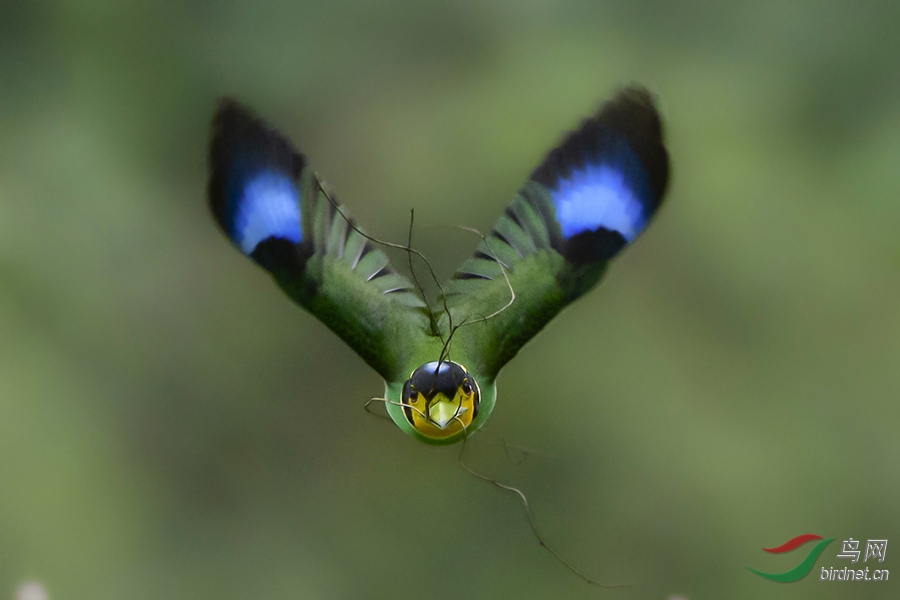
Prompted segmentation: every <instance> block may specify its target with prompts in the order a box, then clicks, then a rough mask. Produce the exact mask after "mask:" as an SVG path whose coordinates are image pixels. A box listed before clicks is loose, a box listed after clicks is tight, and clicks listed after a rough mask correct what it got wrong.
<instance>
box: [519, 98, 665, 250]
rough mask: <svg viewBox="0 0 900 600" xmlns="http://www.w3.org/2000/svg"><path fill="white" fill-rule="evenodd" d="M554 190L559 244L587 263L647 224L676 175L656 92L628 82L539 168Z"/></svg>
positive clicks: (538, 178) (536, 176)
mask: <svg viewBox="0 0 900 600" xmlns="http://www.w3.org/2000/svg"><path fill="white" fill-rule="evenodd" d="M531 179H532V181H534V182H536V183H539V184H541V185H542V186H544V188H546V190H547V191H548V192H549V195H550V200H551V204H552V205H553V211H554V212H555V215H554V216H555V217H556V223H557V224H558V225H559V230H558V233H557V234H556V236H558V237H557V238H556V239H555V241H553V240H551V241H552V243H553V244H554V248H556V249H557V250H558V251H559V252H560V253H561V254H562V255H563V256H565V257H566V259H567V260H569V261H570V262H572V263H573V264H576V265H580V264H586V263H594V262H598V261H601V262H602V261H606V260H609V259H610V258H612V257H613V256H615V255H616V254H617V253H618V252H619V251H621V250H622V248H623V247H624V246H625V245H627V244H629V243H630V242H632V241H634V239H635V238H636V237H637V236H638V234H640V233H641V231H642V230H643V229H644V228H645V227H646V226H647V223H648V222H649V221H650V219H651V218H652V217H653V214H654V213H655V212H656V210H657V209H658V208H659V205H660V203H661V202H662V199H663V196H664V194H665V191H666V187H667V185H668V181H669V156H668V153H667V152H666V149H665V147H664V146H663V143H662V122H661V120H660V118H659V114H658V113H657V112H656V108H655V107H654V106H653V98H652V97H651V96H650V93H649V92H647V91H646V90H644V89H641V88H628V89H625V90H623V91H622V92H621V93H619V94H618V95H617V96H616V97H615V98H614V99H613V100H611V101H609V102H607V103H606V104H605V105H604V106H603V107H602V108H601V110H600V112H599V113H598V114H597V115H596V116H595V117H592V118H590V119H587V120H585V121H583V122H582V123H581V125H580V127H579V128H578V129H577V130H575V131H573V132H571V133H570V134H569V135H568V136H567V137H566V138H565V139H564V140H563V142H562V144H560V145H559V146H557V147H556V148H554V149H553V150H551V151H550V153H549V154H548V155H547V158H546V159H544V162H543V163H541V165H540V166H538V168H537V169H535V170H534V171H533V172H532V174H531Z"/></svg>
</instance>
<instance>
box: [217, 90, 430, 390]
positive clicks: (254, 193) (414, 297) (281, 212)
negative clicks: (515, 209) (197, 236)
mask: <svg viewBox="0 0 900 600" xmlns="http://www.w3.org/2000/svg"><path fill="white" fill-rule="evenodd" d="M212 129H213V131H212V142H211V144H210V178H209V188H208V193H209V204H210V208H211V209H212V212H213V215H214V216H215V218H216V221H218V223H219V225H220V226H221V228H222V229H223V230H224V232H225V234H226V235H227V236H228V237H229V238H230V239H231V241H232V242H233V243H234V244H235V245H236V246H237V247H238V249H240V250H241V251H242V252H243V253H244V254H246V255H247V256H249V257H250V258H252V259H253V260H254V261H256V263H258V264H259V265H260V266H262V267H263V268H264V269H266V270H267V271H269V272H270V273H271V274H272V275H273V276H274V277H275V280H276V281H277V282H278V284H279V285H280V286H281V288H282V289H283V290H284V291H285V292H286V293H287V294H288V295H289V296H290V297H291V298H292V299H293V300H294V301H295V302H297V303H298V304H300V305H301V306H303V307H304V308H305V309H306V310H308V311H309V312H311V313H312V314H313V315H315V316H316V317H317V318H318V319H319V320H320V321H322V322H323V323H324V324H325V325H327V326H328V327H329V328H330V329H331V330H332V331H334V332H335V333H336V334H337V335H338V336H340V337H341V339H343V340H344V341H345V342H346V343H347V344H348V345H349V346H350V347H351V348H353V350H354V351H356V353H357V354H359V355H360V356H361V357H362V358H363V360H365V361H366V362H367V363H368V364H369V365H370V366H371V367H372V368H373V369H375V370H376V371H377V372H378V373H379V374H380V375H381V376H382V377H384V378H385V380H387V381H398V380H400V381H402V380H403V379H405V378H406V376H407V375H408V373H403V372H402V369H403V368H405V366H404V365H405V364H406V363H407V362H408V361H409V356H410V355H411V354H412V353H414V352H415V350H416V348H417V347H418V346H419V345H420V344H421V343H422V342H423V341H424V340H425V339H426V338H427V337H428V336H430V335H431V331H432V327H431V320H430V318H429V316H428V315H429V313H428V310H427V308H426V306H425V304H424V302H423V300H422V299H421V298H420V297H419V295H418V294H417V293H416V290H415V289H414V288H413V286H412V285H411V284H410V282H409V280H407V278H405V277H403V276H402V275H400V274H399V273H397V272H396V271H395V270H394V269H393V268H392V267H391V265H390V263H389V260H388V257H387V255H385V253H384V252H382V251H381V250H380V249H378V248H377V247H376V245H375V244H373V243H372V242H371V241H370V240H369V239H367V237H366V236H364V235H363V234H362V233H361V231H360V230H359V229H358V227H357V226H356V225H355V224H354V223H353V222H352V220H350V219H349V215H348V214H347V211H346V209H345V208H343V207H340V206H338V205H337V204H336V203H335V202H334V200H333V196H332V195H330V194H329V193H327V192H326V191H325V189H324V188H323V186H322V184H321V182H320V181H319V179H318V177H317V175H316V173H315V172H313V170H312V169H311V168H310V166H309V164H308V163H307V160H306V157H304V156H303V155H302V154H299V153H298V152H296V151H295V150H294V149H293V147H292V146H291V144H290V142H289V141H288V140H287V139H286V138H285V137H284V136H282V135H281V134H280V133H279V132H277V131H275V130H273V129H271V128H270V127H269V126H267V125H266V124H265V123H264V122H263V121H261V120H260V119H259V118H257V117H256V116H255V115H254V114H252V113H251V112H250V111H249V110H247V109H246V108H244V107H243V106H241V105H240V104H238V103H237V102H235V101H233V100H223V101H222V103H221V104H220V106H219V109H218V111H217V112H216V115H215V118H214V119H213V128H212Z"/></svg>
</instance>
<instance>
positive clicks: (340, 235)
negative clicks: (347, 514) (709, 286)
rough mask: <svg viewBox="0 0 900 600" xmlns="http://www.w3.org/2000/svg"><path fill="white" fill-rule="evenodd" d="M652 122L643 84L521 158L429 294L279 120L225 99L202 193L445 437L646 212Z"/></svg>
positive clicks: (468, 417) (653, 177)
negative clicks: (528, 165)
mask: <svg viewBox="0 0 900 600" xmlns="http://www.w3.org/2000/svg"><path fill="white" fill-rule="evenodd" d="M662 138H663V134H662V123H661V119H660V116H659V114H658V112H657V111H656V108H655V107H654V103H653V97H652V96H651V94H650V93H649V92H647V91H646V90H644V89H642V88H637V87H632V88H626V89H624V90H623V91H621V92H620V93H619V94H618V95H616V96H615V97H614V98H613V99H612V100H609V101H608V102H606V103H605V104H604V105H603V106H602V107H601V108H600V110H599V111H598V112H597V113H596V114H595V115H594V116H592V117H590V118H588V119H586V120H584V121H583V122H582V123H581V124H580V125H579V127H578V128H577V129H576V130H575V131H572V132H570V133H569V134H568V135H566V136H565V137H564V139H563V140H562V142H561V143H560V145H559V146H557V147H556V148H554V149H553V150H551V151H550V153H549V154H548V155H547V157H546V158H545V159H544V161H543V162H542V163H541V164H540V165H539V166H538V167H537V168H536V169H534V171H532V173H531V176H530V177H529V178H528V180H527V181H526V182H525V184H524V185H523V186H522V188H521V189H520V190H519V192H518V193H517V194H516V195H515V197H514V198H513V200H512V202H511V203H510V204H509V205H508V206H507V207H506V209H505V211H504V212H503V214H502V215H501V216H500V218H499V219H498V220H497V222H496V223H495V225H494V227H493V229H492V230H491V231H490V233H489V234H488V235H486V236H481V240H480V241H479V242H478V243H477V246H476V248H475V252H474V253H473V254H472V256H470V257H469V258H468V259H467V260H466V261H464V262H463V263H462V265H460V267H459V269H458V270H457V271H456V273H455V274H454V275H453V277H452V278H451V279H450V280H449V281H447V282H445V283H444V284H443V285H440V283H439V285H440V288H441V293H440V295H439V297H438V298H437V300H436V301H434V302H431V303H429V302H428V299H427V298H425V297H424V294H423V293H422V292H421V287H420V286H418V285H414V282H412V281H410V279H408V278H407V277H405V276H403V275H401V274H400V273H398V272H397V271H396V270H395V269H394V268H393V267H392V266H391V264H390V261H389V259H388V256H387V255H386V254H385V253H384V251H383V250H382V249H381V248H380V246H381V245H382V244H384V243H383V242H379V241H378V240H376V239H375V238H373V237H371V236H370V235H369V234H367V233H366V232H365V231H364V230H363V229H361V228H360V227H359V226H358V225H357V224H356V222H355V221H353V220H352V219H351V218H350V216H349V212H348V211H347V209H346V208H345V207H344V206H343V205H341V204H339V203H338V202H337V201H336V199H335V197H334V195H333V194H332V193H331V192H330V191H329V190H328V188H327V187H326V186H325V185H324V184H323V182H322V180H320V179H319V177H318V175H317V174H316V173H315V172H314V171H313V170H312V168H311V167H310V164H309V162H308V161H307V159H306V157H305V156H304V155H303V154H300V153H299V152H297V151H296V150H295V149H294V147H293V146H292V145H291V143H290V141H288V139H287V138H286V136H284V135H283V134H281V133H279V132H278V131H276V130H275V129H273V128H271V127H270V126H269V125H267V124H266V123H265V122H264V121H262V120H261V119H260V118H259V117H258V116H256V115H255V114H254V113H253V112H252V111H250V110H249V109H247V108H245V107H244V106H242V105H241V104H239V103H238V102H236V101H234V100H230V99H224V100H222V101H221V103H220V105H219V108H218V110H217V112H216V114H215V117H214V119H213V124H212V141H211V144H210V155H209V156H210V177H209V186H208V196H209V205H210V208H211V209H212V213H213V215H214V216H215V219H216V221H217V222H218V224H219V226H220V227H221V228H222V230H223V231H224V232H225V234H226V235H227V236H228V238H229V239H230V240H231V241H232V243H233V244H234V245H235V246H237V248H238V249H239V250H240V251H241V252H243V253H244V254H245V255H247V256H249V257H250V258H251V259H253V260H254V261H255V262H256V263H257V264H258V265H260V266H261V267H262V268H264V269H265V270H267V271H268V272H269V273H271V274H272V276H273V277H274V278H275V281H276V282H277V283H278V285H279V286H280V287H281V288H282V289H283V290H284V291H285V293H287V295H288V296H290V298H291V299H292V300H294V301H295V302H296V303H297V304H299V305H300V306H302V307H303V308H305V309H306V310H308V311H309V312H311V313H312V314H313V315H315V316H316V317H317V318H318V319H319V320H320V321H322V322H323V323H324V324H325V325H326V326H328V328H330V329H331V330H332V331H333V332H334V333H336V334H337V335H338V336H339V337H340V338H341V339H342V340H344V342H346V343H347V345H349V346H350V347H351V348H352V349H353V350H354V351H355V352H356V353H357V354H358V355H359V356H360V357H362V359H363V360H364V361H365V362H366V363H367V364H368V365H369V366H370V367H372V368H373V369H375V371H376V372H377V373H378V374H379V375H381V377H382V378H383V379H384V384H385V391H384V398H383V399H382V400H383V401H384V402H385V405H386V408H387V412H388V414H389V415H390V417H391V419H392V420H393V421H394V423H396V424H397V426H399V427H400V429H402V430H403V431H405V432H406V433H408V434H410V435H411V436H412V437H414V438H416V439H418V440H421V441H423V442H426V443H429V444H452V443H455V442H458V441H460V440H462V439H464V438H465V437H467V436H469V435H471V434H472V433H474V432H475V431H477V430H478V428H480V427H481V426H482V425H484V423H485V422H486V421H487V419H488V417H489V416H490V414H491V411H492V410H493V408H494V404H495V403H496V400H497V385H496V380H497V375H498V374H499V373H500V370H501V369H502V368H503V366H504V365H505V364H506V363H507V362H509V361H510V360H511V359H512V358H513V357H514V356H515V355H516V353H517V352H518V351H519V350H520V349H521V348H522V346H523V345H525V343H526V342H528V340H530V339H531V338H532V337H533V336H534V335H535V334H536V333H537V332H538V331H540V330H541V329H542V328H543V327H544V326H545V325H546V324H547V323H548V322H550V320H552V319H553V317H555V316H556V315H557V314H558V313H559V312H560V311H561V310H562V309H563V308H564V307H566V306H567V305H568V304H569V303H571V302H573V301H574V300H576V299H577V298H579V297H581V296H582V295H583V294H585V292H587V291H588V290H589V289H591V288H592V287H593V286H594V285H595V284H596V283H597V282H598V281H599V280H600V278H601V277H602V276H603V274H604V272H605V271H606V268H607V264H608V263H609V261H610V260H611V259H612V258H613V257H614V256H616V255H617V254H618V253H619V252H620V251H621V250H622V249H623V248H625V246H627V245H628V244H630V243H631V242H633V241H634V240H635V238H636V237H637V236H638V235H639V234H640V233H641V231H643V229H644V228H645V227H646V226H647V224H648V222H649V221H650V220H651V218H652V217H653V215H654V214H655V213H656V210H657V209H658V208H659V206H660V204H661V203H662V200H663V196H664V195H665V192H666V187H667V184H668V180H669V157H668V153H667V152H666V149H665V147H664V145H663V139H662ZM387 245H392V244H387ZM394 246H395V247H401V248H404V249H405V250H407V252H413V253H414V252H416V251H415V250H412V249H411V248H409V246H408V245H407V246H406V247H403V246H399V245H394ZM410 264H411V256H410ZM429 268H430V267H429Z"/></svg>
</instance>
